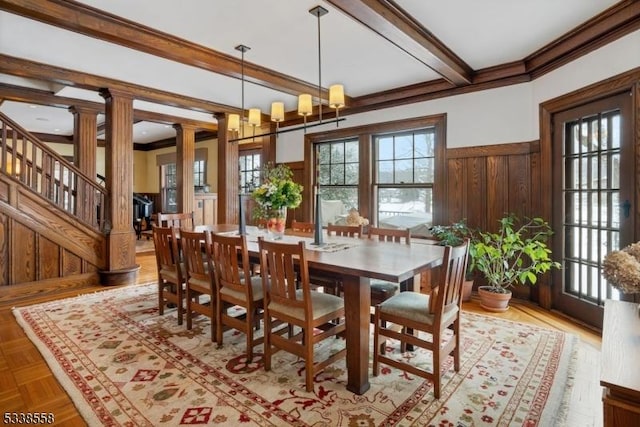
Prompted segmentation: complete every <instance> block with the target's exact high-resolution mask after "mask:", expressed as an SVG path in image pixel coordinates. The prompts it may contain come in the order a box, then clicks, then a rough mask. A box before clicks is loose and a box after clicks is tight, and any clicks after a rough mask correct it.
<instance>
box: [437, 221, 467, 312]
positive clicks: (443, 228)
mask: <svg viewBox="0 0 640 427" xmlns="http://www.w3.org/2000/svg"><path fill="white" fill-rule="evenodd" d="M430 232H431V235H432V236H433V237H434V238H436V239H437V240H438V244H439V245H442V246H458V245H461V244H462V242H464V239H466V238H468V239H469V241H470V245H473V244H474V243H475V241H476V240H475V235H476V234H477V232H476V230H474V229H472V228H470V227H469V226H468V225H467V221H466V219H462V220H460V221H457V222H453V223H451V224H449V225H434V226H432V227H431V228H430ZM469 256H470V257H471V251H470V255H469ZM472 264H473V260H472V259H470V260H469V262H468V264H467V271H466V275H465V281H464V282H463V284H462V301H469V300H470V299H471V292H472V290H473V265H472Z"/></svg>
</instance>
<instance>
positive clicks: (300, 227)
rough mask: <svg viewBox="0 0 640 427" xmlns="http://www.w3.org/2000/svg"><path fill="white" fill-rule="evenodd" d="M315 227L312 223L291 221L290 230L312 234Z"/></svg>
mask: <svg viewBox="0 0 640 427" xmlns="http://www.w3.org/2000/svg"><path fill="white" fill-rule="evenodd" d="M315 227H316V225H315V224H314V223H313V222H301V221H296V220H295V219H294V220H293V221H291V230H293V231H297V232H300V233H313V232H314V231H315Z"/></svg>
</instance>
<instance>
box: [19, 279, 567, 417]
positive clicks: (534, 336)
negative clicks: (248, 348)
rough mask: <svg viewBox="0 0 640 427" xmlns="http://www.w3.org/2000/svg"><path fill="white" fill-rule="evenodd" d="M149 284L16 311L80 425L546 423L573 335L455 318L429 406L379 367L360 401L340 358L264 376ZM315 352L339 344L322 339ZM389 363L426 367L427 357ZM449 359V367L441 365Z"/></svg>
mask: <svg viewBox="0 0 640 427" xmlns="http://www.w3.org/2000/svg"><path fill="white" fill-rule="evenodd" d="M156 301H157V294H156V287H155V285H153V284H150V285H143V286H135V287H129V288H121V289H112V290H108V291H104V292H99V293H96V294H91V295H84V296H80V297H76V298H71V299H67V300H61V301H54V302H50V303H45V304H38V305H34V306H30V307H25V308H18V309H14V314H15V316H16V318H17V319H18V322H19V323H20V324H21V325H22V327H23V328H24V329H25V331H26V332H27V334H28V336H29V338H30V339H31V340H32V341H33V342H34V343H35V344H36V346H37V347H38V348H39V350H40V351H41V352H42V354H43V355H44V357H45V359H46V360H47V362H48V363H49V365H50V367H51V369H52V371H53V372H54V374H55V376H56V378H57V379H58V380H59V381H60V382H61V384H63V386H64V388H65V389H66V390H67V391H68V393H69V395H70V396H71V398H72V400H73V402H74V403H75V405H76V406H77V407H78V409H79V411H80V413H81V414H82V416H83V417H84V418H85V420H86V421H87V423H88V424H89V425H125V426H158V425H189V424H191V425H197V424H208V425H213V424H215V425H230V426H237V425H244V426H253V425H259V426H281V425H295V426H373V425H389V426H390V425H398V426H408V425H416V426H443V427H444V426H456V427H463V426H491V425H498V426H511V425H519V426H520V425H525V426H535V425H540V426H544V427H547V426H553V425H561V424H563V420H564V419H565V415H566V410H567V403H566V401H565V399H566V396H568V395H569V392H570V388H571V378H572V376H573V370H574V369H575V363H574V361H573V358H574V351H575V343H576V339H577V337H575V336H573V335H567V334H565V333H562V332H558V331H552V330H547V329H542V328H538V327H534V326H529V325H524V324H519V323H514V322H509V321H504V320H500V319H496V318H491V317H487V316H482V315H477V314H471V313H464V314H463V325H462V331H463V334H462V339H463V350H464V352H463V356H462V366H461V370H460V372H459V373H455V374H454V372H453V369H450V370H449V371H448V372H447V374H446V376H445V378H444V380H443V384H444V387H443V390H442V396H441V398H440V400H439V401H437V400H435V399H434V397H433V390H432V385H431V383H430V382H428V381H424V380H422V379H420V378H417V377H415V376H413V375H409V374H407V373H404V372H402V371H400V370H396V369H394V368H389V367H386V366H384V365H383V366H382V367H383V370H382V371H381V375H380V376H378V377H373V376H372V377H371V380H370V381H371V389H370V390H369V391H368V392H367V393H365V394H364V395H362V396H358V395H355V394H353V393H351V392H349V391H347V390H346V388H345V383H346V370H345V366H344V361H342V362H339V363H336V364H334V365H333V366H331V367H329V368H328V369H326V370H325V371H324V372H322V373H319V374H318V375H317V376H316V378H315V388H314V391H313V392H311V393H307V392H305V388H304V371H303V366H304V364H303V362H301V361H299V360H296V358H295V357H294V356H291V355H288V354H286V353H284V352H280V353H278V354H277V355H276V356H275V357H274V361H273V363H272V371H270V372H265V371H264V369H263V364H262V360H261V358H260V357H259V356H260V355H258V356H257V357H254V360H253V362H252V363H247V361H246V359H245V357H244V356H243V351H244V345H245V344H244V343H245V341H244V335H240V334H237V333H233V332H232V331H229V332H227V333H226V335H225V337H224V342H225V345H224V348H222V349H218V348H217V346H216V344H214V343H211V341H210V337H209V334H208V331H209V321H208V319H206V318H204V317H200V318H199V319H198V320H197V321H196V322H194V328H193V330H191V331H187V330H186V328H185V326H178V325H177V322H176V317H175V311H171V310H170V311H169V312H166V311H165V315H164V316H158V311H157V307H156V304H157V303H156ZM327 341H328V343H327V344H326V345H324V346H322V347H320V348H319V349H318V352H327V351H332V347H333V348H337V347H339V346H343V345H344V341H343V340H340V339H335V340H327ZM396 344H397V343H394V342H388V345H389V346H390V347H389V348H390V351H393V352H394V353H393V354H395V355H396V357H398V358H405V359H413V363H418V364H421V365H429V364H430V363H431V361H430V356H429V355H428V353H426V352H424V353H423V352H421V351H418V352H415V353H412V352H408V353H405V354H400V353H399V351H398V350H397V347H398V346H397V345H396ZM451 363H452V362H451Z"/></svg>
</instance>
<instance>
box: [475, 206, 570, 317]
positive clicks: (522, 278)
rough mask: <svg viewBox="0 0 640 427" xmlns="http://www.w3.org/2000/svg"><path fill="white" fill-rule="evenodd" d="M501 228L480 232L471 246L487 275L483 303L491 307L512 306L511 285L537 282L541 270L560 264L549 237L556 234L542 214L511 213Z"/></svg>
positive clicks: (481, 292) (499, 310) (495, 308)
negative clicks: (533, 216) (521, 215)
mask: <svg viewBox="0 0 640 427" xmlns="http://www.w3.org/2000/svg"><path fill="white" fill-rule="evenodd" d="M499 223H500V227H499V229H498V231H497V232H495V233H489V232H479V233H478V236H477V241H476V242H475V243H474V244H473V245H472V246H471V249H470V253H471V258H472V261H473V262H472V264H473V268H476V269H477V270H478V271H479V272H481V273H482V274H483V275H484V276H485V278H486V279H487V282H488V285H487V286H480V287H479V288H478V294H479V295H480V305H481V306H482V307H483V308H484V309H486V310H489V311H496V312H501V311H505V310H507V309H508V308H509V300H510V299H511V290H510V289H509V288H510V287H512V286H514V285H516V284H518V283H520V284H523V285H527V284H530V285H535V283H536V282H537V278H538V275H539V274H543V273H545V272H547V271H549V270H550V269H551V268H560V264H559V263H558V262H555V261H553V260H552V259H551V250H550V249H549V248H548V247H547V244H546V241H547V239H548V238H549V237H550V236H551V235H552V234H553V231H552V230H551V227H550V226H549V224H548V223H547V222H546V221H545V220H543V219H542V218H532V219H529V218H526V219H524V220H521V219H519V218H518V217H517V216H515V215H514V214H508V215H506V216H505V217H503V218H502V219H500V220H499Z"/></svg>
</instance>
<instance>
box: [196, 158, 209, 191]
mask: <svg viewBox="0 0 640 427" xmlns="http://www.w3.org/2000/svg"><path fill="white" fill-rule="evenodd" d="M205 165H206V163H205V161H204V160H196V161H195V162H194V163H193V185H194V187H204V186H205V185H206V183H207V171H206V168H205Z"/></svg>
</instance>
